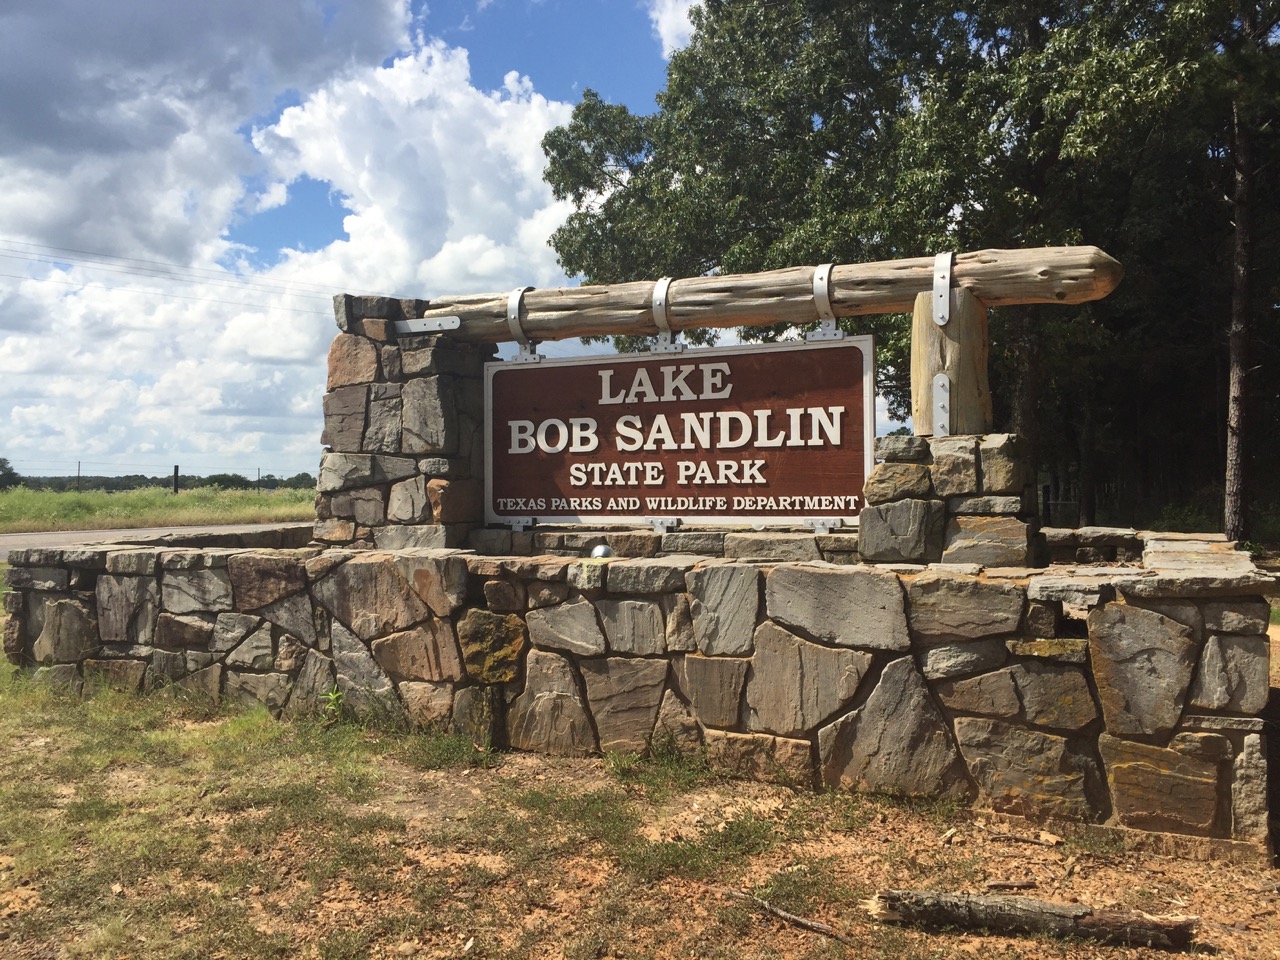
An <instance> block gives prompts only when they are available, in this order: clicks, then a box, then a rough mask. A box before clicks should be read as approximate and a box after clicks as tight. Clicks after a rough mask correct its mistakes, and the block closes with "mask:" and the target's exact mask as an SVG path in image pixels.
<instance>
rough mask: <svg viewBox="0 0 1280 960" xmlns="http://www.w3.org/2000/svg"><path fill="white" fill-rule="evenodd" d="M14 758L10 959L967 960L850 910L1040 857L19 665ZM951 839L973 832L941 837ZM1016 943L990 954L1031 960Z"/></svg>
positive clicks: (5, 746)
mask: <svg viewBox="0 0 1280 960" xmlns="http://www.w3.org/2000/svg"><path fill="white" fill-rule="evenodd" d="M0 769H4V770H5V774H6V775H5V776H4V777H3V778H0V955H4V956H6V957H7V956H15V957H23V958H25V957H44V956H53V955H54V953H55V952H56V954H57V955H58V956H65V957H70V958H81V957H84V958H89V957H92V958H97V957H125V956H127V957H131V958H135V960H196V958H205V957H219V958H226V960H231V958H252V960H259V958H285V957H295V956H306V957H322V958H325V957H327V958H347V960H366V958H383V957H391V956H399V955H409V954H412V955H420V956H463V955H465V956H467V957H469V958H470V957H483V958H489V957H504V958H538V957H544V956H548V955H554V954H557V953H562V954H563V955H564V956H565V957H581V958H586V957H593V958H594V957H599V956H614V957H625V958H636V960H644V958H657V957H663V956H697V957H701V958H708V960H714V958H726V960H728V958H738V957H746V958H754V957H759V958H765V957H769V958H776V957H783V956H786V957H797V958H811V960H819V958H835V957H840V956H855V955H856V956H865V957H868V958H885V960H888V958H890V957H895V958H896V957H920V958H924V957H930V958H935V960H961V958H964V957H968V956H971V945H970V946H966V945H965V942H964V941H963V940H962V941H960V942H956V941H955V940H954V938H951V936H950V935H948V934H946V933H921V932H917V931H904V930H894V929H892V928H885V927H879V926H874V925H872V924H870V923H869V922H868V921H865V920H863V919H860V914H859V912H858V910H857V902H858V901H859V900H860V899H862V898H864V897H866V896H868V895H869V894H871V893H872V892H874V890H876V889H879V888H882V887H896V886H910V887H923V888H928V887H933V888H938V889H966V890H973V889H981V885H982V883H983V880H984V879H986V878H988V877H990V876H996V877H1006V876H1010V875H1014V874H1015V873H1016V870H1017V868H1018V866H1019V865H1020V864H1021V863H1023V861H1021V860H1012V861H1004V862H1001V863H998V864H995V865H993V864H992V863H991V862H990V861H989V859H987V858H988V857H989V856H991V854H990V853H980V850H984V849H988V848H986V847H982V846H981V843H982V841H981V836H982V835H981V832H980V831H977V830H976V829H967V826H968V823H967V821H966V819H965V818H966V816H969V815H968V814H967V813H966V812H964V811H959V810H957V809H956V808H955V806H954V804H948V803H926V802H923V801H911V802H908V801H891V800H888V799H885V798H882V797H870V796H855V795H850V794H847V793H838V792H828V793H809V792H796V793H792V792H791V791H787V790H783V789H779V788H775V787H765V786H758V785H749V784H741V783H732V782H727V781H724V780H721V779H720V778H718V777H717V776H716V775H715V774H714V773H713V772H712V771H711V770H709V769H708V768H707V766H706V764H705V762H704V760H703V758H701V757H699V756H692V757H690V756H681V755H679V754H678V753H675V752H674V751H671V750H669V749H666V748H663V747H661V745H660V748H659V749H658V750H657V751H656V754H655V756H653V757H652V758H649V759H645V760H640V759H637V758H635V757H627V756H615V757H608V758H606V759H605V760H603V761H595V760H575V761H561V760H554V759H545V758H533V757H530V756H528V755H524V756H515V757H512V756H507V755H501V754H494V753H491V752H486V751H482V750H479V749H477V748H476V747H475V746H474V745H473V744H472V743H471V742H470V741H468V740H466V739H465V738H460V737H457V736H453V735H450V734H447V733H441V732H426V733H412V734H409V733H402V732H399V731H395V730H387V729H374V728H366V727H362V726H358V725H355V724H352V723H347V722H338V723H331V724H323V723H305V722H298V723H292V724H290V723H280V722H277V721H275V720H272V719H271V718H270V716H269V715H268V714H266V713H265V712H264V711H262V710H260V709H259V710H246V709H243V708H218V707H215V706H214V705H212V704H209V703H205V702H199V701H182V700H178V699H169V698H161V697H151V698H139V697H135V696H128V695H123V694H118V693H112V692H109V691H102V692H99V693H97V694H96V695H95V696H93V697H91V698H89V699H86V700H78V699H73V698H71V697H69V696H66V695H63V694H59V693H58V692H57V691H54V690H50V689H48V688H47V687H44V686H41V685H39V684H36V683H34V682H32V681H31V680H30V679H27V678H25V677H21V676H15V675H14V674H12V673H11V672H7V671H6V672H4V673H0ZM695 814H696V815H695ZM952 826H955V827H957V828H959V829H960V831H961V837H958V838H957V839H956V841H955V845H954V846H944V845H942V844H940V843H939V842H938V838H939V837H940V836H941V835H942V834H943V833H944V832H946V830H947V829H948V828H949V827H952ZM966 833H967V835H968V836H969V838H970V839H969V842H968V843H967V844H966V843H962V837H963V836H964V835H965V834H966ZM1025 853H1026V851H1024V850H1022V849H1016V850H1013V851H1011V852H1010V851H1003V852H1001V853H999V854H997V855H999V856H1013V857H1017V856H1021V855H1023V854H1025ZM1109 854H1110V851H1106V850H1102V849H1101V848H1099V849H1098V850H1096V851H1095V852H1094V853H1092V854H1091V855H1090V856H1089V857H1088V858H1087V863H1088V866H1089V869H1090V870H1097V869H1101V868H1102V865H1103V864H1104V863H1105V862H1106V861H1107V859H1108V858H1109ZM1119 859H1120V858H1117V860H1119ZM1169 863H1170V862H1165V861H1161V865H1160V867H1159V870H1158V871H1156V872H1153V873H1151V874H1149V875H1147V876H1144V877H1142V878H1141V880H1140V881H1138V880H1135V881H1134V882H1129V881H1128V879H1127V878H1126V879H1124V880H1120V879H1116V878H1112V879H1110V880H1109V881H1108V882H1107V883H1106V884H1105V886H1106V889H1108V890H1110V889H1116V890H1119V889H1121V888H1123V889H1124V890H1126V891H1128V892H1127V893H1125V894H1123V896H1124V898H1125V902H1126V903H1129V904H1131V905H1135V906H1139V907H1145V908H1151V907H1152V906H1153V904H1156V903H1160V902H1162V900H1161V897H1165V896H1168V895H1170V894H1171V893H1173V894H1176V895H1177V896H1179V897H1186V898H1189V899H1194V898H1195V897H1196V896H1197V895H1200V896H1203V891H1201V892H1200V893H1199V894H1197V892H1196V891H1195V890H1193V889H1192V888H1190V887H1186V886H1185V880H1184V879H1182V878H1181V877H1175V876H1171V877H1169V878H1166V873H1172V872H1173V868H1172V867H1171V866H1170V865H1169ZM1053 869H1054V871H1055V872H1056V871H1057V870H1058V869H1059V868H1058V867H1054V868H1053ZM1188 869H1189V870H1198V869H1199V865H1197V864H1190V865H1189V866H1188ZM1249 869H1250V870H1252V869H1253V868H1252V867H1250V868H1249ZM1229 872H1230V871H1229V870H1227V872H1226V873H1224V872H1223V869H1222V868H1218V869H1217V870H1216V873H1218V874H1220V876H1218V877H1217V878H1216V879H1214V878H1211V877H1208V876H1206V879H1205V884H1206V885H1207V886H1208V887H1214V888H1221V890H1222V891H1224V893H1223V896H1224V897H1226V898H1227V899H1229V900H1230V899H1233V895H1232V893H1231V890H1232V889H1234V888H1237V887H1238V886H1239V885H1240V883H1242V882H1243V881H1241V880H1240V879H1239V877H1237V876H1236V875H1235V874H1231V875H1229V876H1228V875H1227V874H1228V873H1229ZM1197 875H1198V874H1197ZM1183 876H1185V875H1183ZM1249 876H1250V881H1249V882H1251V883H1257V882H1259V881H1258V880H1257V878H1256V877H1255V876H1254V875H1253V874H1252V873H1250V874H1249ZM725 891H735V892H740V893H742V894H749V895H753V896H755V897H758V898H760V899H761V900H764V901H767V902H768V903H769V904H771V905H772V906H773V907H775V908H777V909H780V910H785V911H790V912H792V913H795V914H798V915H801V916H805V917H810V918H813V919H817V920H821V921H822V922H825V923H828V924H831V925H833V926H835V927H836V928H837V929H838V930H840V932H841V933H842V935H843V936H845V937H846V938H848V939H849V940H850V941H851V942H852V943H853V945H854V946H853V947H852V948H851V951H846V950H845V949H844V947H843V946H842V945H840V944H837V943H836V942H834V941H832V940H829V939H826V938H823V937H820V936H817V935H815V934H812V933H806V932H804V931H801V930H799V929H797V928H795V927H791V926H787V925H786V924H782V923H780V922H778V921H777V920H776V918H771V917H769V916H767V915H762V914H761V913H760V912H759V911H758V910H756V909H755V908H754V907H753V905H752V903H751V902H750V901H744V900H742V899H735V898H733V897H731V896H728V895H727V894H726V893H725ZM1065 892H1066V891H1064V894H1065ZM1086 896H1087V891H1086ZM1246 900H1247V898H1238V897H1235V898H1234V901H1240V902H1242V903H1244V902H1245V901H1246ZM1241 909H1247V904H1246V905H1245V906H1242V907H1241ZM1231 919H1233V918H1231V917H1224V922H1222V923H1215V924H1214V926H1213V929H1214V930H1219V929H1222V930H1226V929H1230V925H1229V923H1227V922H1226V921H1227V920H1231ZM1242 936H1253V934H1247V935H1245V934H1242ZM1018 943H1019V942H1018V941H1012V946H1010V945H1009V944H1010V942H1009V941H1005V946H1004V948H1003V949H995V950H994V952H995V953H996V954H998V955H1001V956H1005V955H1019V956H1021V955H1025V954H1023V953H1022V952H1020V951H1019V946H1018ZM468 944H470V947H468ZM50 945H56V950H55V951H54V952H49V950H48V949H47V948H48V947H49V946H50ZM405 945H408V946H409V947H411V948H413V949H411V950H410V951H409V952H408V953H405V951H403V950H401V949H400V948H401V947H404V946H405ZM1228 946H1229V945H1228ZM1035 955H1036V956H1044V957H1050V956H1053V957H1057V956H1063V957H1065V956H1066V955H1067V948H1066V947H1065V946H1056V945H1055V946H1048V945H1046V943H1044V942H1039V943H1038V944H1037V949H1036V951H1035ZM1090 955H1091V956H1098V957H1110V956H1113V954H1112V953H1109V952H1101V953H1097V954H1090ZM1114 955H1115V956H1119V954H1118V953H1117V954H1114ZM1124 956H1126V957H1142V958H1148V957H1150V958H1153V957H1155V956H1158V954H1156V953H1154V952H1148V953H1144V952H1141V951H1138V952H1132V951H1125V952H1124Z"/></svg>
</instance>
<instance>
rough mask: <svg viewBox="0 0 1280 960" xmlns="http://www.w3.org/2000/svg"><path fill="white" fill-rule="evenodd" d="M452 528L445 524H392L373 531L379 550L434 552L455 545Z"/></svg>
mask: <svg viewBox="0 0 1280 960" xmlns="http://www.w3.org/2000/svg"><path fill="white" fill-rule="evenodd" d="M455 539H456V538H455V537H454V536H453V534H452V533H451V528H449V527H446V526H444V525H443V524H439V523H435V524H431V523H415V524H413V525H405V524H390V525H388V526H385V527H377V528H376V529H375V530H374V531H373V543H374V546H376V547H377V548H378V549H379V550H434V549H441V548H444V547H448V546H451V545H454V541H455Z"/></svg>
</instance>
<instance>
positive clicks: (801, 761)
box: [706, 730, 813, 788]
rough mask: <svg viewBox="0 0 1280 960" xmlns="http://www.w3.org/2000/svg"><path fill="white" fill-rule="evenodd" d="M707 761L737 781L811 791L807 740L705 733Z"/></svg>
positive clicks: (715, 732) (811, 773)
mask: <svg viewBox="0 0 1280 960" xmlns="http://www.w3.org/2000/svg"><path fill="white" fill-rule="evenodd" d="M706 740H707V762H708V764H710V766H711V767H712V769H714V770H718V771H720V772H722V773H725V774H727V775H729V776H731V777H736V778H738V779H740V780H759V781H764V782H767V783H781V784H784V785H786V786H792V787H804V788H810V787H812V785H813V760H812V759H811V756H810V744H809V741H808V740H788V739H786V738H784V737H773V736H769V735H767V734H760V733H730V732H726V731H722V730H708V731H707V732H706Z"/></svg>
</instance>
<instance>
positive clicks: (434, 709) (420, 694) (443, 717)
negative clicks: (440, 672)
mask: <svg viewBox="0 0 1280 960" xmlns="http://www.w3.org/2000/svg"><path fill="white" fill-rule="evenodd" d="M397 689H398V690H399V692H400V699H401V700H403V701H404V709H405V712H406V713H407V714H408V715H409V723H411V724H412V725H413V726H415V727H417V728H419V729H423V728H426V729H435V728H440V729H443V728H444V727H445V726H447V725H448V723H449V719H450V718H451V717H452V716H453V684H451V683H432V682H430V681H423V682H418V681H411V682H406V683H402V684H400V685H399V687H397Z"/></svg>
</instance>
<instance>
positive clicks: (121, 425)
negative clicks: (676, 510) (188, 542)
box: [0, 0, 692, 476]
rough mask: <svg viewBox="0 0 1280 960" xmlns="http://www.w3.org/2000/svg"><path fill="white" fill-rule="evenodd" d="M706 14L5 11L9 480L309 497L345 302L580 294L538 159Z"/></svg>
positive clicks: (650, 77)
mask: <svg viewBox="0 0 1280 960" xmlns="http://www.w3.org/2000/svg"><path fill="white" fill-rule="evenodd" d="M691 2H692V0H438V2H429V3H422V2H420V0H326V2H324V3H316V2H315V0H270V2H264V0H219V2H216V3H204V4H187V3H174V2H173V0H6V2H5V3H4V4H3V5H0V457H6V458H8V459H9V460H10V461H11V462H12V463H13V464H14V466H15V467H16V468H17V469H18V470H19V472H21V473H23V474H27V475H37V476H38V475H55V474H67V473H73V472H74V471H75V468H76V463H77V461H78V462H80V463H81V464H82V468H83V469H84V471H85V472H86V473H103V474H118V473H135V472H143V473H152V474H157V475H163V474H166V473H167V472H169V471H170V470H172V466H173V465H174V464H178V465H180V466H181V468H182V469H183V471H184V472H186V473H192V474H207V473H215V472H238V473H243V474H245V475H247V476H252V475H254V473H255V472H256V471H257V470H258V469H261V470H262V472H263V473H275V474H278V475H292V474H294V473H297V472H302V471H306V472H311V473H314V472H315V470H316V468H317V464H318V461H319V456H320V452H321V448H320V443H319V436H320V429H321V422H320V421H321V397H322V395H323V392H324V380H325V355H326V352H327V350H328V346H329V343H330V342H331V340H332V339H333V336H334V334H335V332H336V331H335V327H334V325H333V317H332V309H331V300H332V296H333V295H334V294H335V293H339V292H351V293H385V294H395V295H402V296H417V297H428V298H429V297H431V296H437V295H441V294H445V293H467V292H485V291H495V290H498V291H501V290H510V289H511V288H513V287H515V286H517V285H520V286H537V287H550V286H563V285H566V284H568V283H570V282H572V280H571V278H567V277H566V276H565V275H564V273H563V272H562V271H561V270H560V268H559V266H558V264H557V263H556V260H555V256H554V254H553V253H552V252H551V250H550V249H549V247H548V246H547V238H548V237H549V236H550V234H551V233H552V231H554V230H555V229H556V227H558V226H559V225H560V224H561V223H562V222H563V221H564V218H565V217H566V216H567V215H568V213H569V212H570V211H569V208H568V206H567V205H566V204H564V203H559V202H557V201H555V199H554V198H553V197H552V196H551V192H550V190H549V189H548V188H547V186H546V184H545V183H544V182H543V181H542V171H543V166H544V158H543V155H542V152H541V149H540V147H539V144H540V141H541V139H542V137H543V136H544V135H545V133H546V132H547V131H548V130H549V129H551V128H552V127H554V126H557V125H559V124H562V123H565V122H566V121H567V120H568V119H569V116H570V113H571V111H572V108H573V104H574V103H575V102H577V100H578V99H579V97H580V95H581V92H582V91H583V90H584V89H585V88H587V87H591V88H593V89H595V90H597V91H599V92H600V93H601V94H602V95H603V96H604V97H606V98H607V99H609V100H612V101H613V102H620V103H625V104H627V105H628V106H630V107H631V108H632V109H634V110H636V111H638V112H647V111H649V110H650V109H651V108H652V107H653V98H654V96H655V94H656V93H657V92H658V91H659V90H660V89H661V87H662V84H663V82H664V76H665V67H666V62H667V58H668V57H669V56H670V54H671V53H672V52H673V51H674V50H676V49H679V48H680V46H682V45H683V44H684V43H686V42H687V40H688V31H689V25H688V10H689V7H690V4H691ZM575 343H576V342H575ZM574 349H579V350H580V349H581V348H580V347H575V345H574V344H568V343H565V344H556V345H548V346H547V348H546V350H545V352H547V353H551V354H554V353H557V352H568V351H572V350H574Z"/></svg>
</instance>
